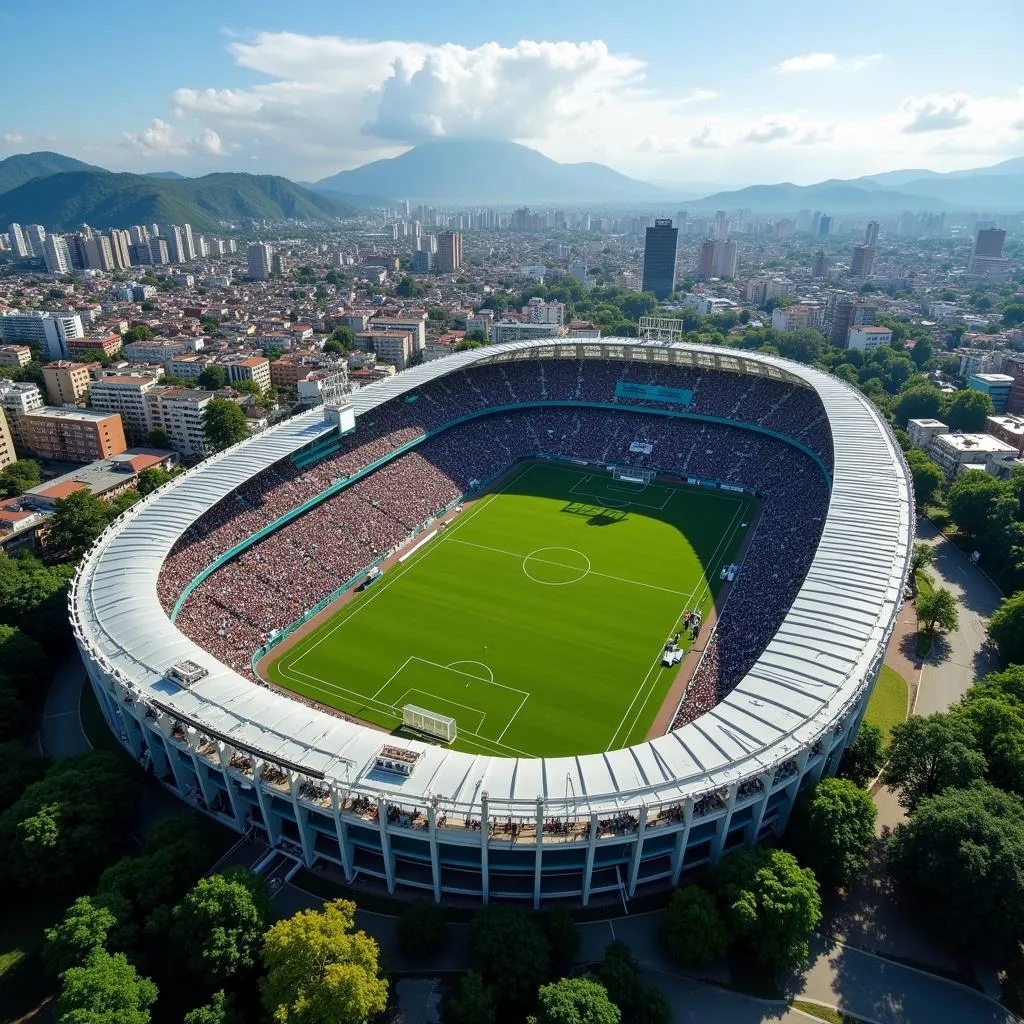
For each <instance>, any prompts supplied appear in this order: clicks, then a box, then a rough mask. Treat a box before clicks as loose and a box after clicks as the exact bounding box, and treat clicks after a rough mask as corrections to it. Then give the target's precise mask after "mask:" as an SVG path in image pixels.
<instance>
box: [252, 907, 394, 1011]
mask: <svg viewBox="0 0 1024 1024" xmlns="http://www.w3.org/2000/svg"><path fill="white" fill-rule="evenodd" d="M355 910H356V905H355V904H354V903H352V902H350V901H347V900H332V901H331V902H329V903H325V904H324V908H323V910H322V911H320V912H319V913H318V912H317V911H314V910H303V911H300V912H299V913H298V914H296V915H295V916H294V917H291V918H288V919H286V920H283V921H278V922H277V923H276V924H274V925H273V926H272V927H271V928H270V930H269V931H268V932H267V933H266V936H265V937H264V943H263V965H264V967H265V969H266V976H265V978H264V979H263V982H262V985H261V990H260V996H261V998H262V1000H263V1006H264V1008H265V1009H266V1011H267V1013H268V1014H269V1015H270V1016H271V1017H272V1018H273V1020H274V1022H275V1024H363V1022H365V1021H369V1020H371V1019H372V1018H373V1017H374V1016H375V1015H376V1014H378V1013H382V1012H383V1011H384V1008H385V1007H386V1006H387V1001H388V983H387V981H386V980H385V979H384V978H382V977H381V971H380V963H379V951H378V949H377V943H376V942H374V941H373V939H371V938H370V937H369V936H368V935H366V934H365V933H364V932H361V931H360V932H356V931H353V928H354V925H355Z"/></svg>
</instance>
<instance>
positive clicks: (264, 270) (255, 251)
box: [247, 242, 274, 281]
mask: <svg viewBox="0 0 1024 1024" xmlns="http://www.w3.org/2000/svg"><path fill="white" fill-rule="evenodd" d="M247 255H248V263H249V277H251V278H252V279H253V280H254V281H267V280H269V278H270V274H271V272H272V269H273V266H274V250H273V248H272V247H271V246H269V245H267V243H266V242H253V243H252V245H250V246H249V250H248V254H247Z"/></svg>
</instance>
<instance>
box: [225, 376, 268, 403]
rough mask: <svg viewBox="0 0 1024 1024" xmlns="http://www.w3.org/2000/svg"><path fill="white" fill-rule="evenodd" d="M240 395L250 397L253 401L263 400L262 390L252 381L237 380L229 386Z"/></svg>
mask: <svg viewBox="0 0 1024 1024" xmlns="http://www.w3.org/2000/svg"><path fill="white" fill-rule="evenodd" d="M231 386H232V388H234V390H235V391H237V392H238V393H239V394H240V395H252V397H253V398H255V399H262V398H263V388H261V387H260V386H259V384H257V383H256V381H254V380H239V381H235V383H234V384H232V385H231Z"/></svg>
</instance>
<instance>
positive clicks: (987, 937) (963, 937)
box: [888, 784, 1024, 954]
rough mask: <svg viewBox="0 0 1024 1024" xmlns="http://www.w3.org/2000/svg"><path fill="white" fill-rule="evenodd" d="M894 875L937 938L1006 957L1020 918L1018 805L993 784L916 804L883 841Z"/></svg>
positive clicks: (1023, 911) (1022, 857) (1023, 836)
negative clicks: (913, 898)
mask: <svg viewBox="0 0 1024 1024" xmlns="http://www.w3.org/2000/svg"><path fill="white" fill-rule="evenodd" d="M888 853H889V864H890V869H891V870H892V872H893V874H894V876H895V877H896V878H897V879H898V880H900V881H901V882H903V883H904V884H905V885H907V886H909V887H910V888H911V889H912V890H914V891H915V892H916V894H917V896H918V900H917V902H918V904H919V905H920V906H921V907H922V908H923V910H924V912H925V914H926V915H927V916H928V917H929V919H930V921H931V923H932V924H933V925H934V927H935V929H936V931H937V932H938V933H939V934H942V935H945V936H947V937H948V938H949V939H951V940H952V941H953V942H955V943H957V944H958V945H960V946H961V947H962V948H965V949H969V950H971V951H972V952H978V951H984V952H988V953H995V954H1001V953H1004V952H1006V951H1007V950H1008V949H1009V948H1010V947H1011V944H1012V943H1013V942H1014V941H1015V940H1016V939H1017V938H1018V937H1019V935H1020V922H1021V921H1022V920H1024V804H1022V802H1021V799H1020V797H1018V796H1016V795H1014V794H1011V793H1004V792H1002V790H999V789H996V788H995V787H994V786H989V785H986V784H977V785H975V786H972V787H971V788H969V789H947V790H946V791H945V792H943V793H940V794H938V795H937V796H933V797H929V798H927V799H924V800H922V801H921V802H920V804H919V805H918V806H917V808H916V809H915V810H914V812H913V813H912V814H911V816H910V818H909V820H908V821H907V822H906V823H905V824H903V825H900V826H899V827H898V828H897V829H896V830H895V832H894V833H893V836H892V839H891V840H890V842H889V851H888Z"/></svg>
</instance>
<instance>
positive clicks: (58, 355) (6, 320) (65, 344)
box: [0, 310, 85, 359]
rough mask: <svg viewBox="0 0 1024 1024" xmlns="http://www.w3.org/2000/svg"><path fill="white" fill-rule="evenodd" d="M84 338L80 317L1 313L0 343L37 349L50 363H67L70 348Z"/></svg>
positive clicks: (65, 314) (62, 314) (34, 313)
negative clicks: (63, 360)
mask: <svg viewBox="0 0 1024 1024" xmlns="http://www.w3.org/2000/svg"><path fill="white" fill-rule="evenodd" d="M84 335H85V328H84V327H83V326H82V318H81V317H80V316H79V315H78V314H77V313H72V312H70V311H69V312H60V313H40V312H35V311H31V312H29V311H26V312H24V313H22V312H20V311H18V310H11V311H10V312H6V313H0V339H2V340H3V341H6V342H19V341H20V342H25V343H27V344H29V345H32V344H34V345H37V346H38V347H39V348H41V349H42V350H43V351H44V352H45V353H46V358H47V359H66V358H67V357H68V354H69V345H70V343H71V342H72V341H74V340H75V339H78V338H81V337H83V336H84Z"/></svg>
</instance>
